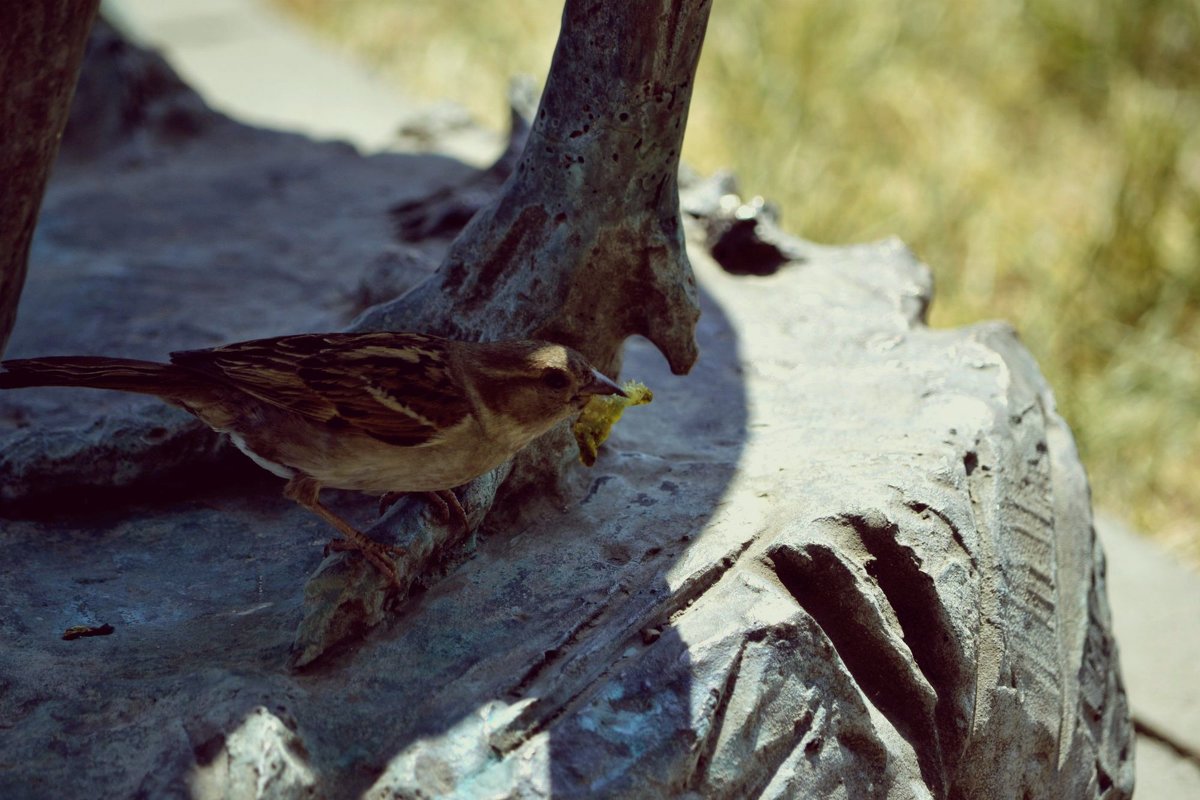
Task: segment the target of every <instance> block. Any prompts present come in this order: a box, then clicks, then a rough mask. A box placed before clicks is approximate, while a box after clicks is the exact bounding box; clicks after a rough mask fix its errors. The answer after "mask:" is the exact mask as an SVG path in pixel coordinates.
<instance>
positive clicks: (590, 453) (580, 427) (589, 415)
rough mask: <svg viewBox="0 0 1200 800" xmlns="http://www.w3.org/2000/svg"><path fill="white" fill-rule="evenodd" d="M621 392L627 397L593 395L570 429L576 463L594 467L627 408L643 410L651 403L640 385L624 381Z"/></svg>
mask: <svg viewBox="0 0 1200 800" xmlns="http://www.w3.org/2000/svg"><path fill="white" fill-rule="evenodd" d="M621 389H622V390H623V391H624V392H625V394H627V395H629V396H628V397H621V396H619V395H615V394H605V395H596V396H595V397H593V398H592V399H591V400H589V401H588V404H587V405H586V406H584V407H583V411H582V413H580V415H579V419H577V420H575V424H574V425H573V426H572V428H571V432H572V433H574V434H575V441H576V442H578V443H579V460H580V461H582V462H583V463H584V464H585V465H587V466H589V467H590V466H592V465H593V464H595V463H596V451H597V450H599V449H600V445H602V444H604V440H605V439H607V438H608V434H609V431H611V430H612V426H613V425H616V424H617V420H619V419H620V418H621V414H622V413H623V412H624V411H625V409H626V408H628V407H629V406H642V405H645V404H646V403H649V402H650V401H651V400H653V399H654V392H652V391H650V390H649V389H648V388H646V384H644V383H641V382H639V381H626V382H625V383H624V384H623V385H622V386H621Z"/></svg>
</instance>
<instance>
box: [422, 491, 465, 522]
mask: <svg viewBox="0 0 1200 800" xmlns="http://www.w3.org/2000/svg"><path fill="white" fill-rule="evenodd" d="M425 496H426V497H428V498H429V502H431V503H433V504H434V505H435V506H437V507H438V516H439V517H441V520H442V523H443V524H447V525H448V524H449V523H450V520H451V518H452V517H453V518H454V519H455V520H456V521H457V522H459V523H461V524H462V529H463V532H466V531H469V530H470V529H471V528H470V526H469V525H468V524H467V512H466V511H464V510H463V507H462V503H460V502H458V495H456V494H454V492H452V491H451V490H449V489H442V490H440V491H437V492H425ZM452 512H453V513H452Z"/></svg>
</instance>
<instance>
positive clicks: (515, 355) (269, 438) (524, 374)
mask: <svg viewBox="0 0 1200 800" xmlns="http://www.w3.org/2000/svg"><path fill="white" fill-rule="evenodd" d="M24 386H86V387H92V388H97V389H115V390H118V391H124V392H138V393H141V394H152V395H157V396H158V397H160V398H162V399H163V400H165V401H166V402H168V403H171V404H172V405H176V406H179V407H180V408H182V409H184V410H185V411H187V412H189V413H190V414H192V415H194V416H196V417H197V418H199V419H200V420H201V421H202V422H204V423H205V424H206V425H208V426H209V427H211V428H212V429H213V430H216V431H219V432H221V433H224V434H227V435H228V436H229V438H230V439H231V440H232V441H233V443H234V444H235V445H236V446H237V447H238V449H239V450H241V451H242V452H243V453H245V454H246V455H248V456H249V457H250V458H251V459H253V460H254V462H255V463H257V464H258V465H259V466H261V467H263V468H264V469H267V470H269V471H270V472H273V473H274V474H276V475H278V476H280V477H283V478H287V480H288V482H287V486H286V487H285V488H284V495H285V496H287V497H289V498H290V499H292V500H294V501H296V502H297V503H299V504H300V505H302V506H304V507H305V508H307V509H309V510H311V511H312V512H313V513H315V514H317V515H318V516H319V517H321V518H322V519H324V520H325V521H326V522H328V523H329V524H331V525H333V527H334V528H336V529H337V530H338V532H339V533H341V534H342V536H344V537H345V539H346V544H345V545H344V546H345V547H348V548H350V549H356V550H360V551H361V552H362V553H363V555H364V556H365V557H366V558H367V559H368V560H369V561H370V562H371V563H372V564H373V565H374V566H375V567H376V568H378V569H379V570H380V571H381V572H382V573H383V574H384V575H385V576H387V577H388V578H389V579H390V580H391V581H392V582H393V583H394V582H395V581H396V572H395V566H394V564H393V562H392V561H391V559H390V558H389V556H390V555H394V554H399V552H402V551H398V550H397V549H396V548H390V547H387V546H385V545H382V544H380V543H379V542H376V541H374V540H373V539H370V538H368V537H367V536H365V535H364V534H363V533H361V532H360V531H358V530H357V529H355V528H354V526H352V525H350V524H349V523H348V522H346V521H345V520H344V519H342V518H341V517H339V516H338V515H336V514H334V513H333V512H332V511H330V510H329V509H328V508H326V507H325V506H323V505H322V504H321V502H320V499H319V495H320V492H321V489H322V488H324V487H329V488H335V489H354V490H357V491H360V492H367V493H370V494H381V495H385V498H386V497H388V496H393V495H394V493H398V492H425V493H428V494H431V495H432V496H434V497H435V498H439V499H440V503H441V504H442V507H443V510H445V511H446V512H447V513H448V512H449V509H450V508H454V509H455V510H456V512H457V514H458V516H459V518H460V519H461V520H462V521H463V524H464V525H465V524H466V515H465V514H464V512H463V510H462V507H461V506H460V505H459V503H458V500H457V498H455V496H454V494H453V493H452V492H451V491H449V490H450V489H451V488H453V487H455V486H459V485H461V484H464V483H466V482H467V481H469V480H471V479H472V478H475V477H477V476H479V475H482V474H483V473H485V472H487V471H488V470H490V469H492V468H494V467H496V466H498V465H499V464H501V463H503V462H504V461H505V460H506V459H507V458H509V457H511V456H512V455H514V454H515V453H516V452H517V451H518V450H520V449H521V448H522V447H524V446H525V445H526V444H528V443H529V442H530V441H531V440H532V439H534V438H535V437H537V436H539V435H540V434H542V433H545V432H546V431H547V430H549V429H550V428H552V427H553V426H554V425H555V424H557V423H558V422H560V421H562V420H564V419H566V418H567V417H569V416H571V415H572V414H576V413H578V412H579V411H580V410H581V409H582V408H583V406H584V405H586V404H587V401H588V400H589V399H590V398H591V397H592V396H593V395H610V394H615V395H621V394H624V392H622V391H621V388H620V387H619V386H617V384H615V383H614V382H613V381H611V380H609V379H608V378H607V377H605V376H604V375H603V374H601V373H600V372H599V371H598V370H596V369H594V368H593V367H592V366H591V365H590V364H589V363H588V362H587V360H586V359H584V357H583V356H581V355H580V354H579V353H577V352H575V351H574V350H572V349H570V348H568V347H563V346H562V345H557V344H553V343H551V342H543V341H532V340H530V341H509V342H491V343H477V342H460V341H453V340H449V339H440V338H437V337H435V336H427V335H424V334H419V333H326V334H301V335H297V336H281V337H277V338H272V339H257V340H254V341H249V342H238V343H236V344H228V345H225V346H223V347H215V348H211V349H207V350H187V351H184V352H178V353H171V363H169V364H163V363H158V362H154V361H135V360H132V359H124V358H106V357H98V356H58V357H49V358H32V359H21V360H14V361H4V362H0V388H3V389H12V388H17V387H24Z"/></svg>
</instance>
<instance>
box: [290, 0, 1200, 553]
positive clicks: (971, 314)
mask: <svg viewBox="0 0 1200 800" xmlns="http://www.w3.org/2000/svg"><path fill="white" fill-rule="evenodd" d="M275 1H276V2H277V3H279V4H280V5H282V6H284V7H286V8H287V9H289V10H290V11H292V12H294V13H295V14H297V15H298V16H300V17H302V18H303V19H305V20H306V21H308V22H309V23H311V24H312V25H313V26H314V27H316V28H318V29H319V30H320V31H322V32H323V33H324V34H325V35H327V36H329V37H332V38H334V39H336V40H338V41H340V42H342V43H344V44H345V46H347V47H349V48H351V49H353V50H355V51H356V52H357V53H359V54H360V55H361V56H362V57H364V58H365V59H366V60H368V61H369V62H371V63H372V64H374V65H376V66H378V68H379V69H380V70H381V71H382V72H383V73H384V74H385V75H388V76H390V77H392V78H394V79H395V80H396V82H397V83H399V84H400V85H402V86H403V87H404V88H405V89H406V90H408V91H409V92H412V93H414V94H418V95H422V96H426V97H429V98H436V99H442V98H450V99H454V100H457V101H458V102H461V103H463V104H464V105H466V106H467V107H468V108H470V109H471V110H472V111H473V112H474V113H475V114H476V115H477V116H478V117H479V118H481V119H482V120H484V121H485V122H486V123H488V124H490V125H492V126H494V127H496V128H499V127H501V126H502V125H503V120H504V118H505V113H506V112H505V109H504V108H503V96H504V91H505V88H506V85H507V81H508V78H509V76H510V75H512V74H514V73H518V72H526V73H529V74H533V75H535V76H539V77H540V76H544V75H545V72H546V69H547V67H548V64H549V60H550V55H551V51H552V49H553V44H554V40H555V36H556V34H557V26H558V13H559V10H560V8H561V2H559V1H558V0H554V1H552V0H505V2H500V3H493V4H486V3H483V4H481V3H468V2H463V0H440V2H437V3H405V2H397V0H275ZM1198 53H1200V3H1197V2H1196V0H1101V2H1097V3H1079V2H1076V1H1075V0H979V1H978V2H969V3H957V4H956V3H951V2H947V0H908V2H901V1H900V0H891V1H890V2H889V1H888V0H883V2H880V1H879V0H876V1H875V2H866V1H865V0H847V2H841V3H820V2H815V0H775V2H771V1H770V0H716V2H715V5H714V9H713V15H712V20H711V23H710V27H709V34H708V39H707V41H706V43H705V52H704V57H703V60H702V63H701V67H700V74H699V76H698V78H697V85H696V94H695V97H694V99H693V103H692V114H691V120H690V122H689V127H688V138H687V143H686V147H685V149H684V158H685V160H686V161H688V162H689V163H690V164H692V165H693V166H695V167H696V168H698V169H699V170H701V171H702V172H709V171H712V170H714V169H717V168H721V167H730V168H732V169H733V170H734V171H735V172H736V173H737V174H738V176H739V180H740V183H741V186H742V187H743V190H744V191H745V192H746V193H747V194H762V195H764V196H765V197H767V198H768V199H769V200H771V201H773V202H775V203H776V204H778V206H779V207H780V208H781V209H782V210H783V214H784V224H785V226H786V227H787V228H788V229H789V230H791V231H793V232H795V233H797V234H799V235H801V236H804V237H806V238H809V239H814V240H817V241H822V242H855V241H863V240H870V239H877V238H881V237H884V236H888V235H892V234H895V235H898V236H900V237H901V238H902V239H903V240H904V241H906V242H907V243H908V244H909V245H910V246H911V247H912V248H913V249H914V250H915V251H916V252H917V253H918V255H919V256H920V257H921V258H922V259H923V260H924V261H925V262H926V263H928V264H930V265H931V266H932V268H933V270H934V272H935V274H936V277H937V287H938V298H937V301H936V303H935V304H934V307H933V323H934V324H935V325H939V326H948V325H959V324H964V323H969V322H974V321H977V320H980V319H985V318H1005V319H1008V320H1010V321H1011V322H1012V323H1013V324H1014V325H1015V326H1016V327H1017V328H1018V330H1020V332H1021V334H1022V338H1023V340H1024V341H1025V343H1026V344H1027V345H1028V347H1029V348H1030V349H1031V350H1032V351H1033V353H1034V355H1035V356H1036V357H1037V358H1038V360H1039V362H1040V363H1041V365H1042V368H1043V369H1044V371H1045V372H1046V374H1047V376H1048V377H1049V379H1050V381H1051V383H1052V385H1053V386H1054V387H1055V392H1056V395H1057V397H1058V402H1059V405H1060V409H1061V411H1062V412H1063V414H1064V415H1065V416H1066V417H1067V419H1068V420H1069V421H1070V422H1071V424H1072V426H1073V428H1074V430H1075V433H1076V435H1077V437H1078V440H1079V445H1080V449H1081V451H1082V453H1083V457H1084V461H1085V463H1086V464H1087V465H1088V469H1089V473H1090V475H1091V478H1092V483H1093V492H1094V495H1095V497H1096V501H1097V505H1099V506H1101V507H1103V508H1107V509H1111V510H1112V511H1113V512H1114V513H1116V514H1117V515H1119V516H1123V517H1126V518H1128V519H1131V520H1132V521H1133V522H1134V523H1135V524H1136V525H1138V526H1139V527H1141V528H1143V529H1144V530H1147V531H1149V532H1151V533H1153V534H1155V535H1157V536H1159V537H1161V538H1162V539H1163V540H1164V541H1165V542H1166V543H1168V544H1169V545H1170V546H1171V547H1173V548H1175V549H1176V550H1177V552H1179V553H1181V554H1183V555H1185V556H1186V557H1187V558H1189V559H1190V560H1192V561H1193V562H1195V563H1200V324H1198V319H1197V318H1198V316H1200V56H1197V54H1198Z"/></svg>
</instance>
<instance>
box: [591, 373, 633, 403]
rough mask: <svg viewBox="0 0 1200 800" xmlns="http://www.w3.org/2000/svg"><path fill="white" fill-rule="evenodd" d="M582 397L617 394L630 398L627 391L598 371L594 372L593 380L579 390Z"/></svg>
mask: <svg viewBox="0 0 1200 800" xmlns="http://www.w3.org/2000/svg"><path fill="white" fill-rule="evenodd" d="M579 393H580V394H582V395H593V394H615V395H620V396H621V397H628V396H629V395H627V394H625V390H624V389H622V388H621V387H620V386H618V385H617V384H616V383H614V382H613V381H612V380H611V379H610V378H609V377H608V376H607V375H605V374H604V373H602V372H600V371H599V370H597V369H593V370H592V379H591V380H590V381H588V382H587V383H585V384H584V385H583V386H581V387H580V388H579Z"/></svg>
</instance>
